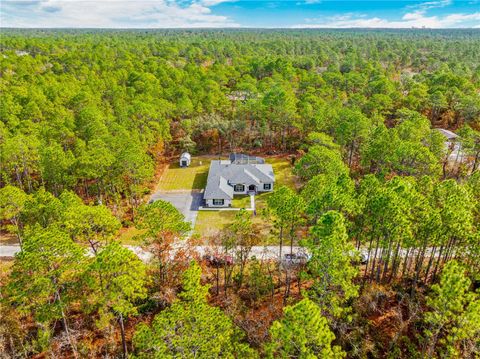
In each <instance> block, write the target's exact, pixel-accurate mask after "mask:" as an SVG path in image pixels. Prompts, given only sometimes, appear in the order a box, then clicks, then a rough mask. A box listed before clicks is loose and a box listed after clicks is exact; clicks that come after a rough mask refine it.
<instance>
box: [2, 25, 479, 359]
mask: <svg viewBox="0 0 480 359" xmlns="http://www.w3.org/2000/svg"><path fill="white" fill-rule="evenodd" d="M0 52H1V54H0V64H1V67H0V96H1V101H0V221H1V222H0V223H1V225H2V232H1V233H0V235H2V236H3V237H5V238H7V237H8V238H10V239H11V238H13V239H14V241H15V242H17V243H18V244H19V245H20V247H21V251H20V252H19V253H18V254H17V255H16V256H15V258H14V260H4V261H1V258H0V269H1V273H0V317H1V320H0V358H2V359H3V358H27V357H35V358H43V357H45V358H97V357H98V358H112V357H113V358H115V357H124V358H125V357H127V356H128V357H134V358H257V357H262V358H263V357H266V358H277V357H278V358H337V357H338V358H344V357H346V358H424V357H432V358H474V357H478V353H479V352H480V292H479V287H480V231H479V229H480V228H479V226H480V170H479V168H480V61H479V59H480V30H321V31H320V30H195V31H194V30H162V31H160V30H154V31H153V30H152V31H146V30H128V31H127V30H125V31H113V30H103V31H101V30H14V29H9V30H7V29H2V31H1V36H0ZM439 128H443V129H447V130H450V131H453V132H455V133H456V134H457V135H458V138H457V139H456V140H455V142H454V143H450V142H447V139H446V138H445V136H444V135H443V134H442V132H440V131H438V129H439ZM458 148H460V151H459V150H458ZM184 150H188V151H189V152H191V153H192V154H194V155H195V154H199V155H200V154H201V155H206V154H210V155H218V156H220V155H226V154H228V153H229V152H233V151H237V152H246V153H255V154H259V155H263V156H271V155H278V156H285V157H287V158H288V159H289V161H290V163H291V164H292V176H295V180H296V182H295V183H296V185H295V186H291V187H288V186H278V187H276V188H275V190H274V192H273V193H272V194H271V195H270V196H269V197H268V198H267V201H266V202H267V207H266V208H264V209H263V210H262V213H261V216H262V217H263V218H265V220H268V221H269V222H271V223H272V224H273V229H272V230H271V231H269V233H268V234H267V233H264V231H262V230H261V229H259V228H258V223H257V222H256V221H254V220H253V219H252V217H251V215H250V214H249V213H247V212H246V211H239V212H238V214H237V215H236V216H235V218H234V220H232V221H231V223H229V224H228V225H227V226H226V227H225V228H224V229H223V230H222V231H221V233H220V234H219V235H218V236H216V237H215V238H197V237H195V238H191V237H190V236H189V232H190V225H189V223H187V222H185V219H184V218H183V216H182V214H181V213H180V212H178V211H177V210H176V209H175V207H173V206H172V205H171V204H170V203H168V202H164V201H156V202H149V194H150V193H151V191H152V181H154V178H155V176H156V174H158V172H159V171H160V169H161V168H162V165H164V164H165V163H166V162H168V161H170V159H171V158H172V156H176V155H178V154H179V153H180V152H182V151H184ZM259 215H260V214H259ZM132 226H135V227H136V228H137V229H139V230H140V231H139V234H138V235H137V236H136V237H135V239H134V240H135V241H136V243H138V246H142V248H144V249H145V251H146V252H148V253H150V254H151V257H150V259H149V260H147V261H146V260H143V259H140V258H139V257H138V256H137V255H136V254H135V253H134V252H132V251H131V250H130V249H129V248H127V247H126V246H125V245H123V243H122V241H121V240H120V239H119V238H120V232H121V231H122V230H124V229H126V228H129V227H132ZM272 241H273V243H275V244H276V245H278V246H280V252H281V253H282V247H284V248H283V253H288V252H289V251H291V250H292V248H293V246H301V247H304V248H305V251H306V252H307V253H308V261H306V262H302V263H300V264H295V265H285V264H284V263H283V264H282V261H281V260H280V261H274V260H268V261H267V260H260V259H255V258H254V259H251V256H250V252H251V250H252V247H254V246H259V245H263V244H265V243H272ZM179 242H181V243H183V244H182V246H181V250H178V246H177V243H179ZM197 243H203V244H205V243H209V245H215V246H216V247H218V248H219V251H221V252H222V253H225V255H228V256H232V257H233V258H234V259H235V260H234V261H233V263H226V261H223V262H221V263H216V264H215V265H213V266H212V265H208V263H205V261H204V260H202V258H201V257H200V256H199V255H198V254H196V253H195V251H194V246H195V244H197ZM1 244H2V243H1V241H0V245H1ZM210 264H211V263H210Z"/></svg>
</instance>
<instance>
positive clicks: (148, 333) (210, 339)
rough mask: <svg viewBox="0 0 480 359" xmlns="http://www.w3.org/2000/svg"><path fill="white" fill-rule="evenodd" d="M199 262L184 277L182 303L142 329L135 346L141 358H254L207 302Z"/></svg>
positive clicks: (238, 336) (226, 322)
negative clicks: (201, 282) (201, 281)
mask: <svg viewBox="0 0 480 359" xmlns="http://www.w3.org/2000/svg"><path fill="white" fill-rule="evenodd" d="M200 277H201V269H200V267H199V266H198V264H196V263H195V262H192V264H191V266H190V268H189V269H188V270H187V271H185V273H184V275H183V285H182V286H183V291H182V292H181V293H180V294H179V295H178V296H179V299H178V300H176V301H174V302H173V304H172V305H171V306H170V307H169V308H167V309H165V310H164V311H162V312H160V313H159V314H157V315H156V316H155V319H154V320H153V322H152V324H151V326H147V325H145V324H141V325H139V327H138V328H137V331H136V332H135V336H134V338H133V344H134V348H135V351H136V355H137V357H138V358H177V357H182V358H205V359H206V358H212V357H215V358H217V357H227V358H228V357H242V358H254V357H256V354H255V352H254V351H253V350H252V349H250V348H249V347H248V346H247V345H245V344H243V343H241V337H242V336H241V334H240V332H239V330H238V329H237V328H236V327H235V325H234V324H233V323H232V321H231V319H230V318H228V317H227V316H226V315H225V314H224V313H223V312H222V311H221V310H220V308H218V307H211V306H210V305H209V304H208V301H207V294H208V286H202V285H201V284H200Z"/></svg>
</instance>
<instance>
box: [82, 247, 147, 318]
mask: <svg viewBox="0 0 480 359" xmlns="http://www.w3.org/2000/svg"><path fill="white" fill-rule="evenodd" d="M84 280H85V283H86V284H87V287H88V288H89V291H88V296H87V298H86V299H87V301H86V303H85V305H86V306H87V311H88V312H92V311H96V312H98V313H99V316H100V318H99V322H98V325H99V326H100V327H104V326H105V325H107V324H108V323H109V322H110V321H111V320H112V319H113V318H114V317H117V316H120V315H121V316H122V317H123V318H127V317H128V316H130V315H135V314H137V308H136V306H135V303H136V302H137V301H138V300H140V299H144V298H145V297H146V296H147V289H146V284H147V282H148V277H147V273H146V267H145V265H144V264H143V263H142V261H141V260H140V259H139V258H138V257H137V256H136V254H134V253H133V252H132V251H130V250H129V249H127V248H124V247H122V246H121V245H120V244H119V243H118V242H115V241H113V242H111V243H110V244H108V245H107V246H106V247H105V248H103V249H102V250H100V251H99V252H98V253H97V255H96V256H95V258H94V260H93V261H92V263H91V264H90V265H89V266H88V268H87V269H86V271H85V273H84Z"/></svg>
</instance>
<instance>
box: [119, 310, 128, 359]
mask: <svg viewBox="0 0 480 359" xmlns="http://www.w3.org/2000/svg"><path fill="white" fill-rule="evenodd" d="M118 323H119V324H120V332H121V334H122V348H123V358H124V359H126V358H127V357H128V352H127V341H126V339H125V327H124V325H123V315H122V314H121V313H120V316H119V317H118Z"/></svg>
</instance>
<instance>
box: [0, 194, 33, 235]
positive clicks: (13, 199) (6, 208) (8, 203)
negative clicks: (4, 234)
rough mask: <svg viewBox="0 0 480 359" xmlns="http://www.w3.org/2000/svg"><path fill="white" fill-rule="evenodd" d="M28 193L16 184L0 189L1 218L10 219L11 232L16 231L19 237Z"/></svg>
mask: <svg viewBox="0 0 480 359" xmlns="http://www.w3.org/2000/svg"><path fill="white" fill-rule="evenodd" d="M27 200H28V195H27V194H25V192H23V191H22V190H21V189H20V188H18V187H15V186H5V187H4V188H1V189H0V219H1V220H3V221H10V222H11V223H12V225H11V226H9V225H7V227H6V228H7V230H8V231H9V232H12V233H15V234H16V235H17V237H18V238H20V237H21V235H20V230H21V227H22V222H21V219H20V215H21V213H22V211H23V209H24V208H25V203H26V202H27Z"/></svg>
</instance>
